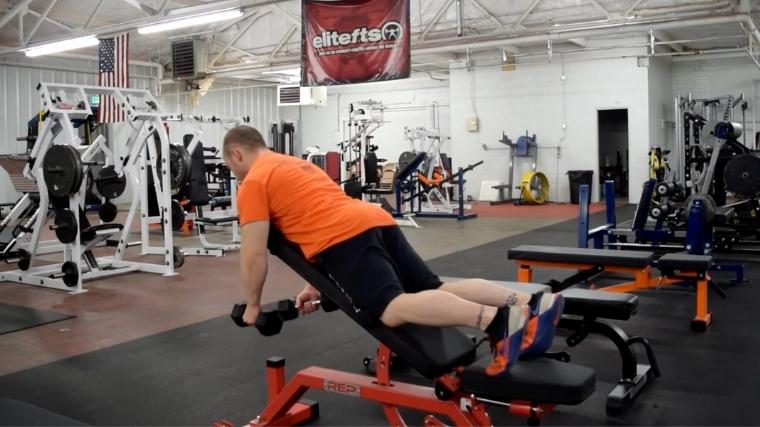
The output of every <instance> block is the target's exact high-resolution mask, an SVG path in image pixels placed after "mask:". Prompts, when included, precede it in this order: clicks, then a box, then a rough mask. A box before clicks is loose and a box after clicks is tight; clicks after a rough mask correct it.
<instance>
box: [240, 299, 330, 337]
mask: <svg viewBox="0 0 760 427" xmlns="http://www.w3.org/2000/svg"><path fill="white" fill-rule="evenodd" d="M325 303H327V307H325V305H323V304H324V303H321V302H320V301H319V300H317V301H313V302H312V304H319V305H320V306H321V307H322V310H324V311H333V310H337V309H338V306H337V305H335V304H334V303H332V302H331V301H330V302H328V300H325ZM245 308H246V304H235V305H234V306H233V307H232V313H230V317H232V320H233V321H234V322H235V324H236V325H238V326H239V327H241V328H244V327H247V326H250V325H248V324H247V323H245V321H244V320H243V314H244V313H245ZM296 318H298V309H297V308H296V302H295V301H294V300H291V299H284V300H280V301H277V302H274V303H270V304H264V305H263V306H262V307H261V311H260V312H259V315H258V316H257V317H256V322H255V323H254V326H255V327H256V329H258V330H259V333H261V335H264V336H265V337H269V336H272V335H277V334H279V333H280V331H281V330H282V325H283V323H284V322H286V321H288V320H293V319H296Z"/></svg>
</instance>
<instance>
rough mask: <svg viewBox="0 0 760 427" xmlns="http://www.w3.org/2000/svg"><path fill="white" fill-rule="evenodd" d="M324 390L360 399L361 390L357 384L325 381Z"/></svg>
mask: <svg viewBox="0 0 760 427" xmlns="http://www.w3.org/2000/svg"><path fill="white" fill-rule="evenodd" d="M324 390H325V391H329V392H332V393H339V394H345V395H347V396H355V397H360V395H361V390H362V389H361V387H359V386H358V385H357V384H352V383H344V382H340V381H332V380H327V379H326V380H325V387H324Z"/></svg>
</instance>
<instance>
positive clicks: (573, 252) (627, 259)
mask: <svg viewBox="0 0 760 427" xmlns="http://www.w3.org/2000/svg"><path fill="white" fill-rule="evenodd" d="M507 258H509V259H514V260H525V261H546V262H567V263H573V264H590V265H604V266H615V267H642V268H643V267H646V266H648V265H649V264H651V263H652V260H653V259H654V254H653V253H652V252H638V251H636V252H634V251H619V250H611V249H586V248H565V247H558V246H537V245H520V246H518V247H516V248H512V249H510V250H509V251H508V252H507Z"/></svg>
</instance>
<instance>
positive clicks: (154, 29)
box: [137, 9, 243, 34]
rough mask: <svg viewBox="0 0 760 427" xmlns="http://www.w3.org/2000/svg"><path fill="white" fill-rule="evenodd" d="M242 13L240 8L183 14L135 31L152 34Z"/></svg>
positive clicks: (229, 17) (221, 19)
mask: <svg viewBox="0 0 760 427" xmlns="http://www.w3.org/2000/svg"><path fill="white" fill-rule="evenodd" d="M242 15H243V11H242V10H241V9H228V10H221V11H218V12H211V13H204V14H200V15H191V16H185V17H182V18H177V19H171V20H168V21H162V22H159V23H156V24H151V25H146V26H144V27H139V28H138V29H137V32H138V33H140V34H153V33H159V32H162V31H172V30H177V29H179V28H186V27H193V26H196V25H203V24H210V23H212V22H219V21H226V20H228V19H235V18H239V17H241V16H242Z"/></svg>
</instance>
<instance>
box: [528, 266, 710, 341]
mask: <svg viewBox="0 0 760 427" xmlns="http://www.w3.org/2000/svg"><path fill="white" fill-rule="evenodd" d="M515 263H516V264H517V281H518V282H523V283H530V282H532V279H533V268H534V267H543V268H561V269H570V270H581V271H582V272H584V271H592V272H593V273H594V274H593V275H594V276H595V275H597V274H602V273H622V274H629V275H632V276H633V280H632V281H629V282H624V283H620V284H617V285H612V286H606V287H601V288H595V289H596V290H599V291H604V292H636V291H640V290H645V289H659V288H660V287H662V286H668V285H677V284H682V283H683V282H684V281H688V280H693V281H695V282H696V286H695V288H696V292H695V303H694V318H693V319H692V321H691V328H692V330H694V331H695V332H704V331H706V330H707V328H708V327H709V326H710V324H711V323H712V313H711V312H710V311H709V310H708V304H707V299H708V298H707V287H708V282H709V281H710V275H709V274H708V273H707V272H702V271H684V272H681V273H680V274H677V275H669V274H665V273H663V274H662V276H660V277H652V267H651V266H646V267H643V268H641V267H621V266H606V265H597V264H582V263H569V262H552V261H532V260H524V259H516V260H515Z"/></svg>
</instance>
